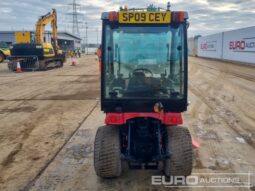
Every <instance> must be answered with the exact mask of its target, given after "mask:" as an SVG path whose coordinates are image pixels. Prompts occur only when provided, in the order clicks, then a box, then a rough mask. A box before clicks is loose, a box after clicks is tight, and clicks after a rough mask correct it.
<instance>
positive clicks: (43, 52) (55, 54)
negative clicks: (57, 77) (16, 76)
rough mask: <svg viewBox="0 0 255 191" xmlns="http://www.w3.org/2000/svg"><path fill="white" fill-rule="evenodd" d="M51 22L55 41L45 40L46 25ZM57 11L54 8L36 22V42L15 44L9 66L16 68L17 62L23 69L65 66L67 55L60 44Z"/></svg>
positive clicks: (45, 68)
mask: <svg viewBox="0 0 255 191" xmlns="http://www.w3.org/2000/svg"><path fill="white" fill-rule="evenodd" d="M49 23H51V27H52V36H53V38H52V39H53V42H52V44H51V43H48V42H44V31H45V26H46V25H47V24H49ZM57 39H58V32H57V12H56V9H53V10H52V12H51V13H48V14H46V15H44V16H42V17H40V18H39V20H38V21H37V23H36V31H35V43H18V44H14V45H13V48H12V49H11V56H9V57H8V59H9V60H10V62H9V64H8V68H9V69H10V70H12V71H15V70H16V67H17V62H19V63H20V66H21V69H23V70H47V69H48V68H55V67H63V65H64V62H65V60H66V58H65V55H64V54H63V52H62V51H61V50H60V49H59V46H58V41H57Z"/></svg>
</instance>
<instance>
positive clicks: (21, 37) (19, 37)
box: [15, 32, 32, 43]
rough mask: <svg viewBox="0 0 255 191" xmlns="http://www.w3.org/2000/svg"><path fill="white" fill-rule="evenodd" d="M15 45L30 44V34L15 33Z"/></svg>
mask: <svg viewBox="0 0 255 191" xmlns="http://www.w3.org/2000/svg"><path fill="white" fill-rule="evenodd" d="M15 42H16V43H31V42H32V37H31V32H15Z"/></svg>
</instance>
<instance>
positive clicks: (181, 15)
mask: <svg viewBox="0 0 255 191" xmlns="http://www.w3.org/2000/svg"><path fill="white" fill-rule="evenodd" d="M185 19H188V14H187V13H186V12H184V11H175V12H173V13H172V20H173V22H184V20H185Z"/></svg>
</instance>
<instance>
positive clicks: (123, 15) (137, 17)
mask: <svg viewBox="0 0 255 191" xmlns="http://www.w3.org/2000/svg"><path fill="white" fill-rule="evenodd" d="M170 22H171V13H170V11H166V12H162V11H161V12H157V11H147V12H145V11H120V12H119V23H139V24H142V23H147V24H151V23H153V24H162V23H170Z"/></svg>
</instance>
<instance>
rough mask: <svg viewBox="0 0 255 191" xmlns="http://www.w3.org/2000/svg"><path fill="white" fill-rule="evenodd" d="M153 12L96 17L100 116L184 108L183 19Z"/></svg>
mask: <svg viewBox="0 0 255 191" xmlns="http://www.w3.org/2000/svg"><path fill="white" fill-rule="evenodd" d="M156 10H158V9H156ZM156 10H149V9H148V10H142V11H141V10H135V9H132V10H128V9H122V10H121V11H119V12H108V13H103V14H102V20H103V42H102V66H103V67H102V73H101V75H102V78H101V79H102V109H103V110H104V111H105V112H153V111H154V106H155V104H157V103H160V105H161V106H162V107H163V109H164V111H168V112H182V111H185V110H186V108H187V28H188V23H187V18H188V15H187V13H186V12H170V10H167V11H156Z"/></svg>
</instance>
